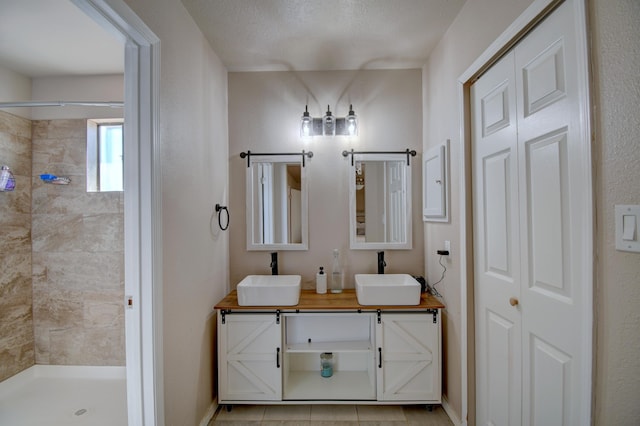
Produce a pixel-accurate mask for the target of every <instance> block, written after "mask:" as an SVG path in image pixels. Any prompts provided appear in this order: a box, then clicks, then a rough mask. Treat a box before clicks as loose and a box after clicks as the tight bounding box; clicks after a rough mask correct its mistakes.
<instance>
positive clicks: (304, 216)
mask: <svg viewBox="0 0 640 426" xmlns="http://www.w3.org/2000/svg"><path fill="white" fill-rule="evenodd" d="M253 163H289V164H292V163H299V164H300V191H301V206H300V207H301V209H300V210H301V218H300V219H301V233H302V242H301V243H296V244H285V243H278V244H260V243H256V242H255V239H254V235H255V231H256V230H255V229H254V226H253V224H254V220H253V211H254V209H253V207H254V206H253V200H254V188H253V181H254V176H253V173H254V168H253V167H252V166H253ZM307 166H308V162H306V165H305V166H303V164H302V159H301V157H300V154H295V155H287V154H285V155H274V156H266V155H264V156H261V155H254V154H252V155H251V157H250V161H249V166H248V167H247V173H246V184H245V188H246V189H245V192H246V230H247V250H248V251H275V250H289V251H293V250H308V249H309V190H308V186H307V173H306V167H307Z"/></svg>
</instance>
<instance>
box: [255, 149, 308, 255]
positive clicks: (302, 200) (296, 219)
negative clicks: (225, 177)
mask: <svg viewBox="0 0 640 426" xmlns="http://www.w3.org/2000/svg"><path fill="white" fill-rule="evenodd" d="M246 176H247V179H246V191H247V194H246V210H247V216H246V220H247V250H265V251H266V250H307V249H308V248H309V240H308V234H309V233H308V190H307V178H306V173H305V166H304V165H303V161H302V160H301V158H300V155H299V154H298V155H297V156H296V155H286V154H285V155H274V156H261V155H251V157H250V159H249V163H248V167H247V175H246Z"/></svg>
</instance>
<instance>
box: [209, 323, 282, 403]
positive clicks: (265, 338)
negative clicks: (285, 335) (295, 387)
mask: <svg viewBox="0 0 640 426" xmlns="http://www.w3.org/2000/svg"><path fill="white" fill-rule="evenodd" d="M281 325H282V324H281V321H280V314H279V313H277V314H276V313H273V312H272V313H265V314H238V315H235V314H234V315H225V313H224V312H222V311H219V312H218V338H219V340H218V343H219V348H218V357H219V362H218V380H219V398H220V401H221V402H225V401H280V400H281V399H282V373H281V371H282V370H281V363H282V354H281V343H282V327H281Z"/></svg>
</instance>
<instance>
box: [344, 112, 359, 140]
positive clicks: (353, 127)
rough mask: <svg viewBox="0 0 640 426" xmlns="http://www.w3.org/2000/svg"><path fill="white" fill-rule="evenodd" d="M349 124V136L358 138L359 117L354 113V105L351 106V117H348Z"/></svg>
mask: <svg viewBox="0 0 640 426" xmlns="http://www.w3.org/2000/svg"><path fill="white" fill-rule="evenodd" d="M346 122H347V134H348V135H349V136H357V135H358V117H357V116H356V113H355V112H353V105H349V115H347V117H346Z"/></svg>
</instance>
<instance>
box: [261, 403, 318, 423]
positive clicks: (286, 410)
mask: <svg viewBox="0 0 640 426" xmlns="http://www.w3.org/2000/svg"><path fill="white" fill-rule="evenodd" d="M310 419H311V406H310V405H267V406H266V407H265V411H264V420H265V421H266V420H307V421H308V420H310Z"/></svg>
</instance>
